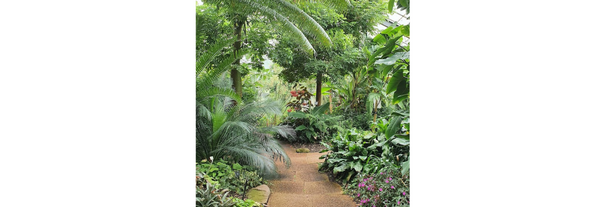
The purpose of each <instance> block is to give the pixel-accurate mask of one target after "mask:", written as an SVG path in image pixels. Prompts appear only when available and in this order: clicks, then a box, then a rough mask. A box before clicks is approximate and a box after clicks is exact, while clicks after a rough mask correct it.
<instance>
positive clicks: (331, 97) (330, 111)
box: [330, 89, 333, 114]
mask: <svg viewBox="0 0 605 207" xmlns="http://www.w3.org/2000/svg"><path fill="white" fill-rule="evenodd" d="M332 94H333V93H332V89H330V114H332Z"/></svg>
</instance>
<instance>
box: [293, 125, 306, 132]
mask: <svg viewBox="0 0 605 207" xmlns="http://www.w3.org/2000/svg"><path fill="white" fill-rule="evenodd" d="M305 129H307V127H306V126H305V125H300V126H298V127H296V129H294V130H296V131H300V130H305Z"/></svg>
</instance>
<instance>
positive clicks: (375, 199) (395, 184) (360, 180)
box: [346, 167, 410, 206]
mask: <svg viewBox="0 0 605 207" xmlns="http://www.w3.org/2000/svg"><path fill="white" fill-rule="evenodd" d="M409 186H410V184H409V179H408V175H402V174H401V171H400V170H399V169H397V168H394V167H387V168H385V169H384V170H382V171H380V172H379V173H376V174H365V173H362V174H360V176H356V178H355V179H354V180H353V182H352V183H351V184H350V185H348V186H346V190H347V193H349V194H350V195H352V196H353V197H355V198H356V199H357V200H358V201H359V205H360V206H409V204H410V197H409Z"/></svg>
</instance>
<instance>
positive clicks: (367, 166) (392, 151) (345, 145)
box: [320, 117, 409, 182]
mask: <svg viewBox="0 0 605 207" xmlns="http://www.w3.org/2000/svg"><path fill="white" fill-rule="evenodd" d="M401 123H402V118H401V117H393V118H391V119H390V120H389V121H388V122H387V121H386V120H381V121H379V122H378V124H377V126H376V129H377V130H376V133H374V132H371V131H359V130H357V129H355V128H353V129H350V130H348V131H346V132H338V135H337V136H335V137H334V138H333V139H331V140H328V141H327V142H322V144H323V145H324V146H325V147H326V148H327V150H326V151H330V153H329V154H327V155H326V156H325V157H324V158H326V160H325V162H324V163H323V164H322V165H321V166H320V169H321V170H324V171H329V172H332V173H333V174H334V175H335V177H336V178H337V179H341V180H342V181H345V182H349V181H350V180H351V178H352V177H353V176H354V175H356V174H358V173H360V172H364V173H374V172H376V171H377V170H379V169H381V168H383V167H385V166H386V165H390V164H391V163H395V165H397V166H401V167H402V168H401V171H402V174H405V173H406V172H407V170H409V162H408V159H409V135H407V134H401V133H400V132H401V129H402V125H401ZM384 160H386V162H385V161H384Z"/></svg>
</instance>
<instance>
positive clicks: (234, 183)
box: [196, 160, 266, 195]
mask: <svg viewBox="0 0 605 207" xmlns="http://www.w3.org/2000/svg"><path fill="white" fill-rule="evenodd" d="M196 168H197V172H199V173H204V174H206V175H208V176H210V177H211V178H212V179H213V180H215V181H217V183H218V185H219V186H220V187H221V188H227V189H228V190H229V191H231V192H235V193H237V194H240V195H243V194H244V189H252V188H254V187H256V186H259V185H261V184H265V183H266V182H265V180H264V179H263V178H262V177H261V176H260V175H259V174H258V173H257V172H256V170H255V169H253V168H252V167H250V166H246V165H244V166H242V165H240V164H238V163H233V164H230V163H228V162H226V161H224V160H215V161H214V162H208V161H203V162H201V163H200V164H198V165H197V166H196Z"/></svg>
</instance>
